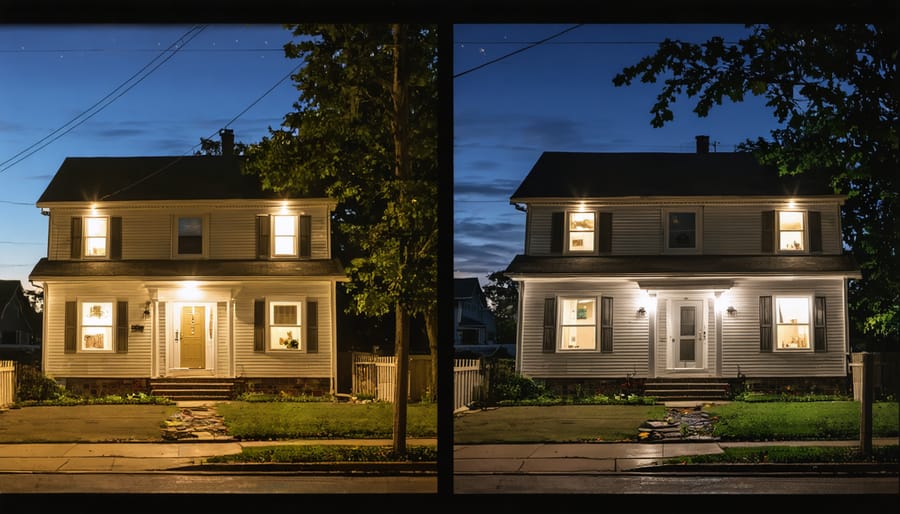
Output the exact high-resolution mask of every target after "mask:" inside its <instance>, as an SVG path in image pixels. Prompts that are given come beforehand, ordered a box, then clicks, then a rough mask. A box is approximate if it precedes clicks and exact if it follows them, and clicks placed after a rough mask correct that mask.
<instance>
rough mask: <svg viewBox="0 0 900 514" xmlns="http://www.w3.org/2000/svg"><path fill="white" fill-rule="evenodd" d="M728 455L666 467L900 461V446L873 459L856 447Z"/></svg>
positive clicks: (877, 451)
mask: <svg viewBox="0 0 900 514" xmlns="http://www.w3.org/2000/svg"><path fill="white" fill-rule="evenodd" d="M723 451H724V453H720V454H711V455H689V456H684V457H676V458H673V459H668V460H667V461H666V464H718V463H728V464H794V463H800V462H803V463H810V462H814V463H843V462H877V463H897V462H898V461H900V446H896V445H894V446H875V447H873V448H872V452H871V454H870V455H863V453H862V451H860V449H859V448H858V447H853V446H765V447H753V448H725V449H724V450H723Z"/></svg>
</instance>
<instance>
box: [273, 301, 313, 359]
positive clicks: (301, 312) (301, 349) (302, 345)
mask: <svg viewBox="0 0 900 514" xmlns="http://www.w3.org/2000/svg"><path fill="white" fill-rule="evenodd" d="M279 303H289V304H297V305H298V312H297V315H298V317H299V318H300V323H299V325H300V327H299V329H298V330H299V331H300V334H298V335H297V337H296V339H297V341H298V343H299V345H298V346H297V348H275V347H273V346H272V340H271V339H270V338H271V336H272V304H279ZM306 348H307V342H306V297H305V296H304V297H295V298H277V297H276V298H266V332H265V349H266V352H275V353H281V352H294V353H306Z"/></svg>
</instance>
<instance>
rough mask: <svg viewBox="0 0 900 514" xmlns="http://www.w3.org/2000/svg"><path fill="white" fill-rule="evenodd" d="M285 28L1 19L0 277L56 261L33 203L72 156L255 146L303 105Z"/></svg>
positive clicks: (43, 220) (13, 276) (21, 277)
mask: <svg viewBox="0 0 900 514" xmlns="http://www.w3.org/2000/svg"><path fill="white" fill-rule="evenodd" d="M291 39H292V34H291V32H290V31H288V30H287V29H285V28H283V27H282V26H281V25H277V24H273V25H247V24H224V25H215V24H212V25H189V24H186V25H175V24H156V25H125V24H103V25H78V24H55V25H23V24H12V25H2V24H0V75H2V77H3V79H2V80H0V279H4V280H15V279H19V280H21V281H22V282H23V285H24V286H25V287H26V288H28V289H30V288H31V286H30V284H29V283H28V274H29V273H30V272H31V270H32V268H33V267H34V265H35V264H36V263H37V261H38V260H39V259H40V258H41V257H45V256H46V255H47V246H46V243H47V218H46V217H44V216H41V214H40V209H38V208H37V207H36V206H35V202H36V201H37V199H38V197H40V195H41V193H43V191H44V188H45V187H46V186H47V184H48V183H49V182H50V179H51V178H52V177H53V174H54V173H55V172H56V170H57V169H58V168H59V166H60V165H61V164H62V162H63V160H64V159H65V158H66V157H75V156H81V157H91V156H154V155H191V154H193V153H194V151H196V150H198V149H199V143H200V138H201V137H204V138H212V139H215V140H218V139H219V136H218V132H219V129H221V128H225V127H228V128H231V129H232V130H234V136H235V140H236V141H242V142H245V143H251V142H256V141H259V140H260V139H261V138H262V137H263V136H266V135H268V131H267V129H268V127H273V128H275V127H279V126H280V124H281V121H282V117H283V116H284V115H285V114H287V113H288V112H291V111H292V110H293V107H292V104H293V102H294V101H295V100H296V99H297V98H298V92H297V91H296V89H295V88H294V85H293V82H292V81H291V80H290V78H289V75H290V73H291V72H292V70H294V69H295V68H296V67H297V66H299V65H300V61H298V60H296V59H287V58H285V57H284V52H283V49H282V47H283V45H284V44H285V43H287V42H288V41H290V40H291Z"/></svg>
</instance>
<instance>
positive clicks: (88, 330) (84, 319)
mask: <svg viewBox="0 0 900 514" xmlns="http://www.w3.org/2000/svg"><path fill="white" fill-rule="evenodd" d="M112 338H113V302H83V303H82V304H81V337H80V338H79V341H80V345H81V346H80V349H81V350H83V351H87V352H90V351H112V349H113V345H112Z"/></svg>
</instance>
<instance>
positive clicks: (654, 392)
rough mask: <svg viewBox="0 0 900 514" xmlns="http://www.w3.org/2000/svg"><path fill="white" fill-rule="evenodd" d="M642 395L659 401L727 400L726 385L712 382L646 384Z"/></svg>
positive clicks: (659, 382) (692, 381)
mask: <svg viewBox="0 0 900 514" xmlns="http://www.w3.org/2000/svg"><path fill="white" fill-rule="evenodd" d="M644 395H645V396H654V397H656V398H657V399H658V400H660V401H682V400H683V401H694V400H727V399H728V384H726V383H722V382H713V381H697V380H691V381H684V382H671V381H670V382H663V381H658V382H647V383H645V384H644Z"/></svg>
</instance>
